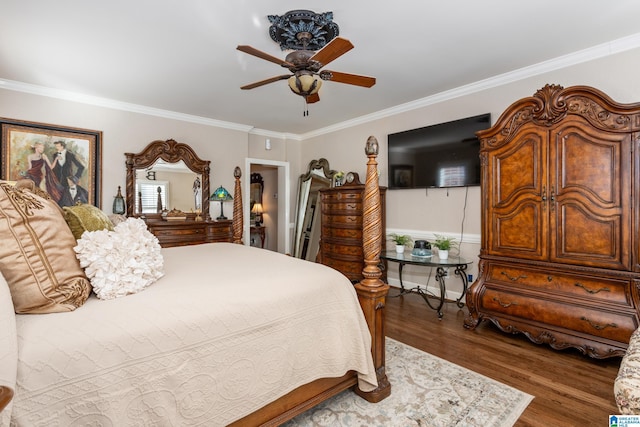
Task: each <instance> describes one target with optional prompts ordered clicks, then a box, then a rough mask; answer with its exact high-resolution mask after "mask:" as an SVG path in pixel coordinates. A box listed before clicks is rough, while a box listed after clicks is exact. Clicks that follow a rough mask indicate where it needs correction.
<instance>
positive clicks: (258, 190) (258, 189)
mask: <svg viewBox="0 0 640 427" xmlns="http://www.w3.org/2000/svg"><path fill="white" fill-rule="evenodd" d="M250 188H251V194H249V202H250V206H249V209H251V208H252V207H253V204H254V203H255V202H258V203H262V193H263V191H264V180H263V179H262V175H261V174H259V173H257V172H254V173H252V174H251V187H250Z"/></svg>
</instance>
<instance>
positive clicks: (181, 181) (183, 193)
mask: <svg viewBox="0 0 640 427" xmlns="http://www.w3.org/2000/svg"><path fill="white" fill-rule="evenodd" d="M200 181H201V178H200V175H199V174H195V173H193V171H191V170H190V169H189V168H188V167H187V165H185V163H184V162H183V161H182V160H180V161H178V162H176V163H167V162H165V161H163V160H162V159H158V160H157V161H156V162H155V163H154V164H153V166H151V167H150V168H146V169H138V170H136V190H135V191H136V194H138V195H139V196H138V197H136V200H135V203H136V207H135V212H138V213H140V212H141V213H157V212H158V211H157V207H158V191H157V189H158V187H160V189H161V194H160V197H161V205H162V208H163V209H166V210H172V209H178V210H181V211H183V212H194V211H196V210H198V209H201V208H202V187H201V182H200ZM140 199H142V210H140V206H139V203H140Z"/></svg>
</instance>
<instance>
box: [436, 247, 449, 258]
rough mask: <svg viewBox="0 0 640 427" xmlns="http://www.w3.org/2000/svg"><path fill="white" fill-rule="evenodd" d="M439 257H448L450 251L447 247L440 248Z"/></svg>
mask: <svg viewBox="0 0 640 427" xmlns="http://www.w3.org/2000/svg"><path fill="white" fill-rule="evenodd" d="M438 258H440V259H448V258H449V251H448V250H445V249H438Z"/></svg>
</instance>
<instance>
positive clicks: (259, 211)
mask: <svg viewBox="0 0 640 427" xmlns="http://www.w3.org/2000/svg"><path fill="white" fill-rule="evenodd" d="M263 212H264V211H263V210H262V203H257V202H256V203H254V204H253V207H252V208H251V213H253V214H256V225H260V224H262V213H263Z"/></svg>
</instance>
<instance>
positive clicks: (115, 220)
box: [107, 214, 127, 227]
mask: <svg viewBox="0 0 640 427" xmlns="http://www.w3.org/2000/svg"><path fill="white" fill-rule="evenodd" d="M107 216H108V217H109V221H111V224H113V226H114V227H115V226H116V225H118V224H120V223H121V222H125V221H126V220H127V217H126V216H124V215H120V214H109V215H107Z"/></svg>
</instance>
